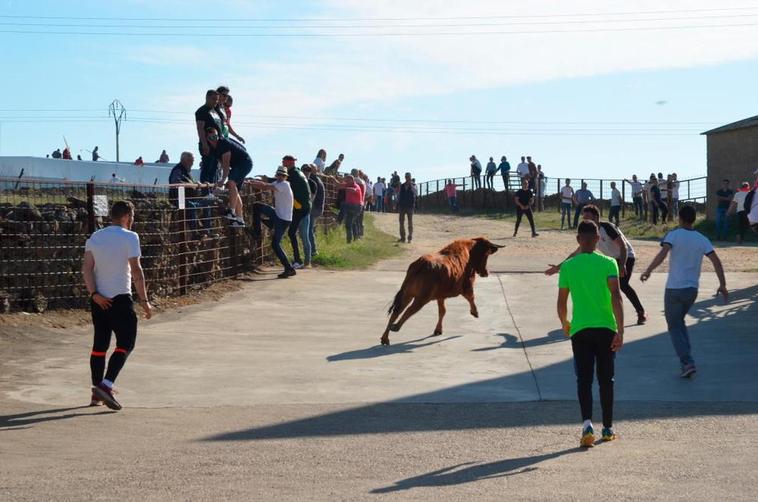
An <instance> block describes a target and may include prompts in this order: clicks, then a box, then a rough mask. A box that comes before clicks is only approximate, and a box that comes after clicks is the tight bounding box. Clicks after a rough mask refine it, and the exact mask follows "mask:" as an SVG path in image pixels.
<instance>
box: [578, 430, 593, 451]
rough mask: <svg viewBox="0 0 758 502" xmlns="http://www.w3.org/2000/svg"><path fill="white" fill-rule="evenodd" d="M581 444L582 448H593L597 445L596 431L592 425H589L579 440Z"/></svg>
mask: <svg viewBox="0 0 758 502" xmlns="http://www.w3.org/2000/svg"><path fill="white" fill-rule="evenodd" d="M579 446H581V447H582V448H592V447H593V446H595V431H594V430H593V429H592V427H587V428H586V429H584V432H582V438H581V439H580V440H579Z"/></svg>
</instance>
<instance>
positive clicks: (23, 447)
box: [0, 253, 758, 500]
mask: <svg viewBox="0 0 758 502" xmlns="http://www.w3.org/2000/svg"><path fill="white" fill-rule="evenodd" d="M407 263H408V260H406V261H405V264H407ZM401 265H402V261H401V260H393V261H391V262H386V263H383V264H381V265H380V266H379V267H377V268H376V269H373V270H369V271H361V272H341V273H337V272H326V271H321V270H309V271H304V272H302V273H300V274H298V276H297V277H296V278H294V279H290V280H287V281H280V280H273V279H272V280H269V279H271V278H272V277H273V276H272V275H268V276H266V277H264V279H265V280H260V281H256V282H254V283H251V284H249V285H247V286H246V287H245V288H244V289H243V290H242V291H239V292H235V293H233V294H231V295H229V296H227V297H225V298H224V299H223V300H222V301H220V302H217V303H212V304H206V305H201V306H195V307H188V308H184V309H182V310H181V311H180V312H175V313H170V314H164V315H161V316H159V317H158V318H156V319H154V320H151V321H147V322H142V323H141V325H140V335H139V338H138V341H137V348H136V350H135V351H134V353H133V354H132V355H131V356H130V358H129V360H128V362H127V364H126V367H125V369H124V371H123V373H122V375H121V376H120V377H119V380H118V382H117V386H118V388H119V391H120V394H119V399H120V400H121V402H122V404H123V405H124V410H122V411H121V412H119V413H110V412H108V411H107V410H105V409H103V408H95V409H92V408H86V407H84V408H83V407H81V406H82V405H83V404H86V403H87V402H88V399H89V387H88V380H89V367H88V353H89V350H90V343H91V334H90V330H89V328H81V329H73V330H67V331H65V332H58V333H56V336H55V337H49V338H47V339H45V340H44V341H43V342H36V343H35V345H34V346H33V347H29V346H25V345H24V340H19V342H18V344H16V345H18V346H17V347H16V345H14V346H13V347H12V348H11V350H10V352H9V353H8V354H3V356H2V362H0V369H2V372H1V373H0V409H2V416H0V499H7V500H41V499H50V498H53V499H61V500H81V499H84V498H91V499H104V498H113V497H114V496H117V497H119V498H124V499H142V500H157V499H161V500H166V499H182V500H187V499H237V500H240V499H245V500H357V499H375V498H378V497H379V498H382V497H390V498H396V499H401V500H411V499H414V500H415V499H425V500H428V499H444V500H460V499H462V498H464V497H475V498H477V499H483V500H503V499H504V498H508V499H511V498H512V499H528V500H547V499H566V500H577V499H586V498H604V499H605V498H610V497H614V498H617V499H622V500H631V499H661V500H673V499H685V498H686V499H690V500H692V499H697V500H714V499H730V500H737V499H742V500H748V499H752V498H753V496H754V493H755V490H756V489H758V475H757V474H756V473H755V470H754V469H753V466H754V465H755V463H756V460H758V428H757V427H756V424H757V423H758V422H757V421H756V414H757V413H758V386H756V385H755V381H756V377H758V366H757V365H756V364H755V361H757V360H758V329H756V326H757V325H758V309H757V308H756V299H758V284H757V283H758V274H748V273H732V274H729V275H728V284H729V288H730V290H731V291H732V292H733V294H732V298H731V300H730V303H729V304H727V305H724V304H723V303H721V302H720V301H718V300H716V299H714V298H713V297H712V294H711V292H713V291H715V289H716V282H715V277H713V276H712V274H711V275H704V277H703V281H702V285H701V294H700V297H699V298H698V302H697V304H696V305H695V308H694V309H693V311H692V313H693V317H692V318H690V319H689V324H690V325H691V326H692V328H691V335H692V338H693V351H694V356H695V359H696V360H697V363H698V367H699V373H698V375H697V377H696V378H694V379H692V380H680V379H679V378H678V377H677V371H678V363H677V360H676V357H675V355H674V352H673V348H672V347H671V343H670V341H669V339H668V335H667V333H666V331H665V321H664V319H663V316H662V312H661V311H662V300H663V298H662V296H663V291H662V286H663V284H664V279H665V276H664V275H662V274H654V275H653V277H652V278H651V279H650V281H649V282H648V283H646V284H644V285H642V284H640V283H639V279H638V276H636V277H635V278H634V280H633V285H634V286H635V287H636V288H637V291H638V293H639V294H640V297H641V298H642V301H643V303H644V304H645V305H646V308H647V310H648V313H649V314H650V321H649V323H648V324H647V325H645V326H630V327H629V328H628V329H627V336H626V343H625V346H624V348H623V349H622V351H621V353H620V354H619V356H618V358H617V370H616V375H617V379H616V381H617V386H616V400H617V403H618V405H617V413H616V416H617V428H618V430H619V432H620V435H621V440H620V441H618V442H616V443H612V444H607V445H602V446H600V447H597V448H594V449H593V450H592V451H590V452H579V451H578V450H577V449H576V448H575V446H576V444H577V440H578V427H579V425H578V422H579V419H578V415H579V411H578V404H577V403H576V402H575V393H576V391H575V385H574V377H573V367H572V363H571V350H570V344H569V343H568V342H567V341H566V340H565V339H564V338H563V337H562V335H561V333H560V332H559V330H558V328H559V326H558V322H557V318H556V314H555V299H556V292H557V291H556V283H557V278H556V277H552V278H550V277H544V276H543V275H540V274H493V275H491V276H490V277H489V278H486V279H481V278H480V279H477V284H476V287H475V291H476V295H477V303H478V305H479V311H480V318H479V319H474V318H472V317H471V316H470V315H469V314H468V306H467V303H466V302H465V301H464V300H463V299H460V298H459V299H453V300H451V301H449V302H448V313H447V317H446V319H445V326H444V327H445V329H444V334H443V335H442V336H439V337H430V336H429V335H430V334H431V333H432V330H433V328H434V324H435V321H436V306H435V305H429V306H427V307H426V308H425V309H424V310H422V311H421V312H420V313H419V314H418V315H416V316H415V317H414V318H412V319H411V320H410V321H409V322H408V323H407V324H406V325H405V327H404V328H403V330H402V331H401V332H399V333H391V338H390V339H391V342H392V345H391V346H390V347H389V348H384V347H381V346H380V345H379V344H378V342H379V337H380V335H381V332H382V331H383V328H384V325H385V323H386V316H385V312H386V308H387V306H388V305H389V302H390V300H391V298H392V297H393V295H394V293H395V291H396V289H397V287H398V286H399V284H400V283H401V281H402V277H403V275H404V274H403V272H402V271H401V270H402V269H403V268H405V267H404V266H401ZM511 265H513V264H512V263H509V261H508V257H507V254H505V253H504V254H503V255H500V256H498V255H495V257H494V258H493V261H492V263H491V267H490V268H491V269H492V270H499V269H500V270H502V269H505V267H508V266H511ZM534 268H535V269H537V268H539V267H537V266H535V267H534ZM626 307H627V315H628V319H629V322H628V323H627V324H630V323H631V321H632V320H634V317H633V312H632V310H631V308H630V307H629V305H627V306H626ZM30 339H31V338H30ZM35 340H37V339H36V338H35ZM598 415H599V413H598Z"/></svg>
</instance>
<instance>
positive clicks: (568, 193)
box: [561, 178, 574, 230]
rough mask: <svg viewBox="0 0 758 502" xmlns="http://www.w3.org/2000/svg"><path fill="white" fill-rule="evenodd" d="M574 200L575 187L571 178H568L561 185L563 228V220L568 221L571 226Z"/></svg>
mask: <svg viewBox="0 0 758 502" xmlns="http://www.w3.org/2000/svg"><path fill="white" fill-rule="evenodd" d="M573 201H574V187H572V186H571V180H570V179H569V178H566V184H565V185H563V187H561V230H563V222H564V221H566V223H568V227H569V229H570V228H571V203H572V202H573Z"/></svg>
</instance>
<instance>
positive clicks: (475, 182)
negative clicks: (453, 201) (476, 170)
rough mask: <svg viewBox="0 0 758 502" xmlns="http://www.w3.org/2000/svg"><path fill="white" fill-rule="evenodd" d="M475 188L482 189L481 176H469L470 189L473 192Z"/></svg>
mask: <svg viewBox="0 0 758 502" xmlns="http://www.w3.org/2000/svg"><path fill="white" fill-rule="evenodd" d="M476 188H482V175H481V174H472V175H471V189H472V190H474V189H476Z"/></svg>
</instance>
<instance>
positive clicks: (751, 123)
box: [701, 115, 758, 135]
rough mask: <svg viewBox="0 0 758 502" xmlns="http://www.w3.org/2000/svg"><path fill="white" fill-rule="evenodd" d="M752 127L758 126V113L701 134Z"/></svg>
mask: <svg viewBox="0 0 758 502" xmlns="http://www.w3.org/2000/svg"><path fill="white" fill-rule="evenodd" d="M750 127H758V115H756V116H755V117H750V118H747V119H743V120H738V121H737V122H732V123H731V124H726V125H723V126H721V127H717V128H716V129H711V130H710V131H705V132H704V133H701V134H705V135H708V134H718V133H722V132H728V131H735V130H737V129H749V128H750Z"/></svg>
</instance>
